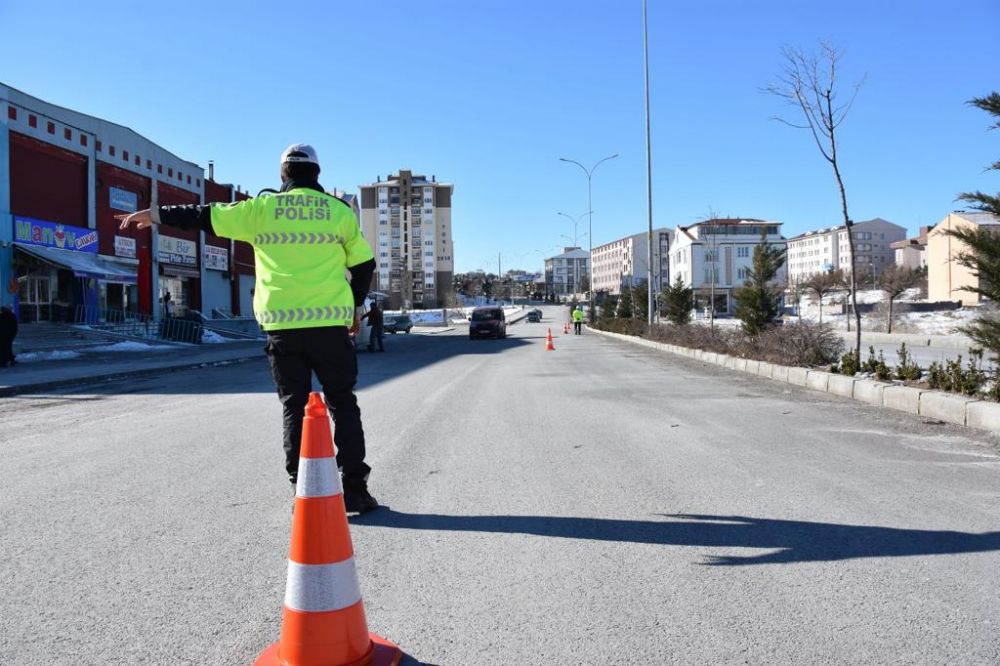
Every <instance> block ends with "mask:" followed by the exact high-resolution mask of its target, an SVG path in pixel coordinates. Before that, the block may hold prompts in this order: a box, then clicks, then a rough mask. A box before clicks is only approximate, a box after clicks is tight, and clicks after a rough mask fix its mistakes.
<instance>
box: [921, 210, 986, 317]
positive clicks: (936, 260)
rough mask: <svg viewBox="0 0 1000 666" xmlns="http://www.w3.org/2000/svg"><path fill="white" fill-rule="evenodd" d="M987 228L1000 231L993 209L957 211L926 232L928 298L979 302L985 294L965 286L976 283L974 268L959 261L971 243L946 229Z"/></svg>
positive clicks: (962, 302) (976, 303) (969, 302)
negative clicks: (956, 236)
mask: <svg viewBox="0 0 1000 666" xmlns="http://www.w3.org/2000/svg"><path fill="white" fill-rule="evenodd" d="M975 228H983V229H988V230H989V231H991V232H992V233H998V234H1000V218H998V217H997V216H996V215H992V214H990V213H968V212H965V211H956V212H954V213H950V214H949V215H948V216H946V217H945V218H944V219H943V220H941V221H940V222H938V223H937V224H936V225H934V226H933V227H932V228H931V230H930V232H929V233H928V234H927V298H928V299H929V300H931V301H959V302H960V303H961V304H962V305H965V306H968V305H978V304H979V303H980V301H981V300H982V298H981V297H980V296H979V294H976V293H973V292H971V291H968V290H967V289H966V287H969V286H976V285H977V280H976V278H975V276H973V274H972V271H971V270H969V269H968V268H966V267H965V266H962V265H961V264H959V263H958V261H956V258H957V257H958V255H960V254H961V253H963V252H966V251H968V249H969V247H968V246H967V245H966V244H965V243H963V242H961V241H960V240H958V239H956V238H952V237H951V236H949V235H947V234H946V233H945V232H947V231H949V230H952V229H975Z"/></svg>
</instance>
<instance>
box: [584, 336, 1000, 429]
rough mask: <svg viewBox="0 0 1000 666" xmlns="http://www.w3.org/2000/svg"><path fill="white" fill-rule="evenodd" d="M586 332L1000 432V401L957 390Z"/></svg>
mask: <svg viewBox="0 0 1000 666" xmlns="http://www.w3.org/2000/svg"><path fill="white" fill-rule="evenodd" d="M590 330H592V331H593V332H594V333H599V334H600V335H604V336H607V337H610V338H615V339H618V340H623V341H625V342H630V343H632V344H640V345H644V346H648V347H653V348H655V349H659V350H661V351H665V352H670V353H673V354H677V355H679V356H685V357H688V358H694V359H700V360H701V361H703V362H705V363H711V364H713V365H718V366H720V367H724V368H726V369H729V370H738V371H740V372H746V373H748V374H755V375H757V376H758V377H764V378H767V379H770V380H771V381H776V382H782V383H788V384H792V385H794V386H801V387H803V388H808V389H811V390H813V391H820V392H822V393H830V394H833V395H836V396H840V397H843V398H850V399H852V400H857V401H858V402H863V403H865V404H868V405H873V406H875V407H884V408H887V409H894V410H896V411H900V412H906V413H908V414H916V415H919V416H924V417H927V418H932V419H938V420H940V421H945V422H947V423H953V424H955V425H960V426H967V427H970V428H977V429H980V430H988V431H990V432H995V433H1000V403H996V402H985V401H982V400H979V399H978V398H970V397H968V396H964V395H959V394H956V393H945V392H944V391H929V390H925V389H919V388H914V387H912V386H902V385H898V384H889V383H886V382H879V381H875V380H872V379H860V378H857V377H847V376H844V375H835V374H832V373H829V372H824V371H822V370H810V369H808V368H798V367H789V366H784V365H775V364H773V363H765V362H764V361H754V360H748V359H744V358H734V357H732V356H726V355H724V354H717V353H714V352H702V351H699V350H693V349H688V348H686V347H678V346H676V345H665V344H662V343H656V342H652V341H650V340H645V339H643V338H637V337H635V336H632V335H622V334H621V333H611V332H609V331H600V330H597V329H590Z"/></svg>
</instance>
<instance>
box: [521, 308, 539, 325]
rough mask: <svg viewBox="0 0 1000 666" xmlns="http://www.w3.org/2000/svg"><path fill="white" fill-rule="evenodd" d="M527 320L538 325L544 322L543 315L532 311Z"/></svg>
mask: <svg viewBox="0 0 1000 666" xmlns="http://www.w3.org/2000/svg"><path fill="white" fill-rule="evenodd" d="M525 319H526V320H527V321H528V322H530V323H534V324H537V323H538V322H540V321H541V320H542V313H541V312H539V311H538V310H531V311H529V312H528V315H527V316H526V317H525Z"/></svg>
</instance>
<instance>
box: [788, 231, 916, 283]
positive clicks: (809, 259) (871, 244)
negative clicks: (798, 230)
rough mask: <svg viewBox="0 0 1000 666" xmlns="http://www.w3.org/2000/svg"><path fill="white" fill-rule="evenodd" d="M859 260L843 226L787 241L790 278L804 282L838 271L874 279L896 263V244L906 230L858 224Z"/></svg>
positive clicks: (904, 237)
mask: <svg viewBox="0 0 1000 666" xmlns="http://www.w3.org/2000/svg"><path fill="white" fill-rule="evenodd" d="M851 235H852V236H853V237H854V246H855V251H856V254H857V257H856V259H855V261H854V262H852V261H851V249H850V245H849V244H848V240H847V229H846V228H845V227H843V226H840V227H831V228H829V229H819V230H816V231H808V232H806V233H804V234H799V235H798V236H795V237H794V238H791V239H789V240H788V277H789V279H790V280H792V281H798V282H802V281H805V280H808V279H809V278H810V277H812V276H813V275H816V274H817V273H825V272H828V271H832V270H835V269H839V270H843V271H844V272H845V273H850V272H851V270H852V265H853V266H856V267H857V271H858V274H859V275H861V274H863V275H865V276H872V275H874V276H875V277H877V276H879V275H881V274H882V270H883V269H884V268H885V267H886V266H888V265H890V264H894V263H896V250H895V248H893V244H894V243H897V242H898V241H902V240H905V239H906V229H905V228H904V227H901V226H899V225H898V224H893V223H892V222H889V221H887V220H883V219H882V218H875V219H873V220H868V221H866V222H856V223H855V224H853V225H852V226H851Z"/></svg>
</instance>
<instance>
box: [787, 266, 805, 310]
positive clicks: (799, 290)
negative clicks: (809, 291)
mask: <svg viewBox="0 0 1000 666" xmlns="http://www.w3.org/2000/svg"><path fill="white" fill-rule="evenodd" d="M805 291H806V284H805V280H803V279H802V277H801V276H798V275H792V274H791V273H789V272H787V271H786V272H785V292H786V293H787V294H788V297H789V299H790V300H791V301H792V302H793V303H795V316H796V317H797V318H798V320H799V321H802V294H803V293H805Z"/></svg>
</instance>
